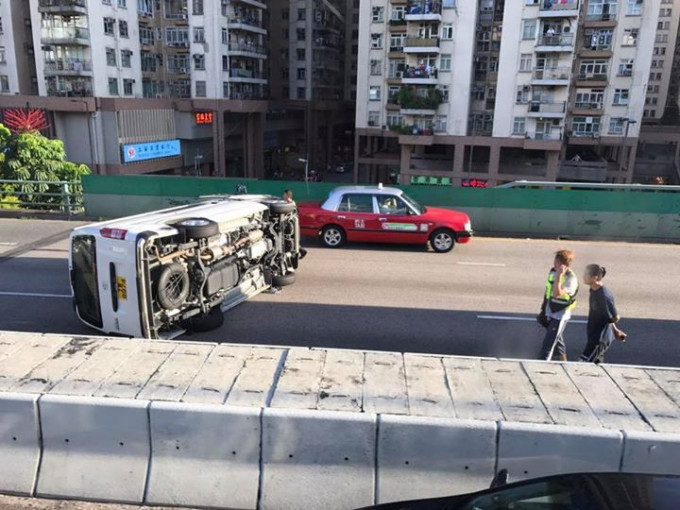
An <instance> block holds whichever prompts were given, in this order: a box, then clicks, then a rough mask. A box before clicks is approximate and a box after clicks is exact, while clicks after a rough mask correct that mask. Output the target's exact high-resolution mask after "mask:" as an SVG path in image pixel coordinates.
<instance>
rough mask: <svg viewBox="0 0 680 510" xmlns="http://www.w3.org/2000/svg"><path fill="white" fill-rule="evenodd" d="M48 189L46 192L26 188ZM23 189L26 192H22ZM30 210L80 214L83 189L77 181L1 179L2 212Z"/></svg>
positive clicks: (0, 198) (0, 207)
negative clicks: (7, 210)
mask: <svg viewBox="0 0 680 510" xmlns="http://www.w3.org/2000/svg"><path fill="white" fill-rule="evenodd" d="M28 185H30V186H34V187H35V188H38V187H46V190H45V191H38V190H37V189H33V190H26V187H27V186H28ZM22 189H24V190H26V191H22ZM15 208H16V209H29V210H42V211H53V212H62V213H66V214H68V215H69V216H71V215H73V214H79V213H82V212H83V211H84V208H83V187H82V184H81V183H80V182H75V181H14V180H7V179H0V210H1V209H15Z"/></svg>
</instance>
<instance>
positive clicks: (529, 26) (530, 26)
mask: <svg viewBox="0 0 680 510" xmlns="http://www.w3.org/2000/svg"><path fill="white" fill-rule="evenodd" d="M535 37H536V20H535V19H525V20H524V22H523V24H522V39H524V40H530V39H534V38H535Z"/></svg>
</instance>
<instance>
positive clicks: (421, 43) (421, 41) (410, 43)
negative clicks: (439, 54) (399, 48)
mask: <svg viewBox="0 0 680 510" xmlns="http://www.w3.org/2000/svg"><path fill="white" fill-rule="evenodd" d="M405 46H406V47H407V48H433V47H435V46H436V47H438V46H439V37H407V38H406V44H405Z"/></svg>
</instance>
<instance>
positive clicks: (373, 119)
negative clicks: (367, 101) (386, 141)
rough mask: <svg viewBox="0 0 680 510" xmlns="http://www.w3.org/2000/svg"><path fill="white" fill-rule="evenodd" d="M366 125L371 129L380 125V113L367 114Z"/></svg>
mask: <svg viewBox="0 0 680 510" xmlns="http://www.w3.org/2000/svg"><path fill="white" fill-rule="evenodd" d="M368 125H369V126H372V127H376V126H379V125H380V112H368Z"/></svg>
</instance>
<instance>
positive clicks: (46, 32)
mask: <svg viewBox="0 0 680 510" xmlns="http://www.w3.org/2000/svg"><path fill="white" fill-rule="evenodd" d="M89 38H90V31H89V30H88V29H87V28H83V27H51V28H48V29H43V31H42V32H41V33H40V39H41V40H42V41H52V40H59V41H60V40H74V39H89Z"/></svg>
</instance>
